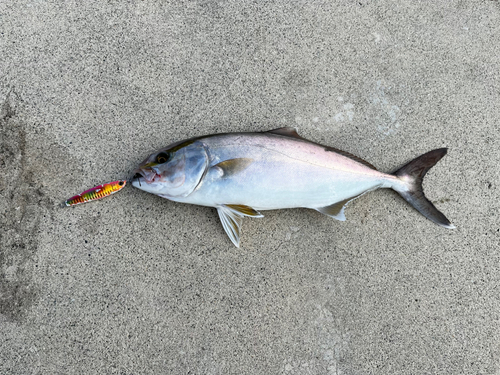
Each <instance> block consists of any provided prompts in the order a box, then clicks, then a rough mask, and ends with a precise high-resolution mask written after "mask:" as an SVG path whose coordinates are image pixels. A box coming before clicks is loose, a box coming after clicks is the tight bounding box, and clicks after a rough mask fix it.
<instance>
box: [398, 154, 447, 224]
mask: <svg viewBox="0 0 500 375" xmlns="http://www.w3.org/2000/svg"><path fill="white" fill-rule="evenodd" d="M447 151H448V149H446V148H440V149H437V150H433V151H429V152H428V153H426V154H423V155H421V156H419V157H418V158H416V159H413V160H412V161H410V162H409V163H408V164H406V165H405V166H403V167H401V168H400V169H398V170H397V171H396V172H394V175H395V176H396V177H398V178H399V180H400V182H401V183H399V184H394V186H392V188H393V189H394V190H396V191H397V192H398V193H399V194H400V195H401V196H402V197H403V198H404V199H405V200H406V201H407V202H408V203H410V204H411V205H412V206H413V208H415V209H416V210H417V211H418V212H420V213H421V214H422V215H424V216H425V217H426V218H427V219H429V220H431V221H433V222H435V223H436V224H437V225H440V226H442V227H445V228H448V229H454V228H455V226H454V225H453V224H451V223H450V221H449V220H448V219H447V218H446V216H444V215H443V213H442V212H440V211H439V210H438V209H437V208H436V207H435V206H434V205H433V204H432V202H430V201H429V200H428V199H427V198H426V197H425V195H424V191H423V188H422V180H423V179H424V176H425V174H426V173H427V171H428V170H429V169H431V168H432V167H433V166H434V165H436V163H437V162H438V161H439V160H440V159H441V158H442V157H443V156H445V155H446V152H447Z"/></svg>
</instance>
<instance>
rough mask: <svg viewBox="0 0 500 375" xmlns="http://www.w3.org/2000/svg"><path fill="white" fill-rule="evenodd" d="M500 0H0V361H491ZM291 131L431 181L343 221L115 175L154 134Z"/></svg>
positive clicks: (288, 365)
mask: <svg viewBox="0 0 500 375" xmlns="http://www.w3.org/2000/svg"><path fill="white" fill-rule="evenodd" d="M499 44H500V4H499V2H498V1H486V0H485V1H470V2H465V1H446V2H444V1H443V2H433V3H432V4H431V3H430V2H423V1H421V2H420V1H405V0H398V1H366V0H361V1H349V2H348V1H342V2H333V1H284V0H282V1H272V2H266V3H264V2H257V1H253V2H249V1H246V2H239V1H228V2H223V1H222V2H216V1H195V2H186V1H170V2H164V1H148V0H145V1H137V2H134V1H124V2H115V1H109V2H98V1H92V2H80V1H65V2H56V1H43V0H36V1H35V0H34V1H25V0H18V1H8V0H4V1H2V2H0V103H1V119H0V147H1V149H0V373H2V374H98V373H99V374H115V373H116V374H384V375H385V374H424V373H426V374H499V373H500V363H499V356H500V346H499V343H500V322H499V318H500V294H499V281H500V250H499V247H500V246H499V245H500V244H499V242H500V241H499V240H500V233H499V228H500V224H499V222H500V220H499V210H500V203H499V189H500V177H499V175H500V172H499V164H500V157H499V150H500V135H499V131H500V125H499V124H500V109H499V108H500V107H499V105H498V104H499V102H500V94H499V93H500V73H499V72H500V54H499V47H498V46H499ZM280 126H295V127H297V128H298V129H299V132H300V134H301V135H303V136H305V137H307V138H309V139H312V140H314V141H318V142H322V143H325V144H328V145H331V146H334V147H338V148H342V149H344V150H346V151H349V152H352V153H354V154H357V155H359V156H360V157H363V158H365V159H367V160H368V161H370V162H372V163H373V164H374V165H376V166H377V167H379V169H380V170H383V171H390V170H393V169H395V168H397V167H399V166H401V165H402V164H403V163H404V162H406V161H408V160H410V159H412V158H414V157H416V156H418V155H419V154H421V153H424V152H426V151H429V150H431V149H434V148H438V147H449V153H448V155H447V156H446V157H445V158H444V159H443V160H442V161H441V162H440V163H439V164H438V165H437V166H436V167H435V168H434V169H433V170H432V171H431V172H430V173H429V174H428V176H427V177H426V180H425V189H426V194H427V195H428V197H429V198H430V199H431V200H432V201H434V202H435V204H436V205H437V206H438V208H439V209H441V210H442V211H443V212H444V213H445V214H446V215H447V216H448V218H449V219H450V220H451V221H452V222H453V223H454V224H455V225H456V226H457V229H456V230H454V231H450V230H445V229H442V228H440V227H438V226H436V225H434V224H432V223H431V222H430V221H428V220H426V219H425V218H424V217H422V216H421V215H419V214H418V213H417V212H416V211H414V210H413V209H411V207H409V206H408V205H407V204H406V202H404V201H403V200H402V199H401V198H400V197H399V196H397V195H396V194H394V193H392V192H389V191H377V192H374V193H370V194H368V195H366V196H364V197H362V198H360V199H359V200H357V201H356V202H354V203H353V204H351V205H350V207H349V208H348V210H347V212H346V216H347V221H346V222H344V223H341V222H337V221H335V220H333V219H330V218H327V217H325V216H322V215H321V214H319V213H317V212H314V211H311V210H305V209H297V210H281V211H270V212H266V216H265V218H263V219H255V220H246V221H245V223H244V228H243V239H242V247H241V248H240V249H237V248H235V247H234V246H233V245H232V244H231V242H230V241H229V240H228V238H227V237H226V235H225V234H224V231H223V229H222V226H221V225H220V223H219V221H218V217H217V213H216V212H215V210H213V209H209V208H203V207H196V206H189V205H182V204H176V203H173V202H169V201H167V200H164V199H161V198H159V197H156V196H153V195H150V194H147V193H144V192H141V191H139V190H136V189H133V188H127V189H125V190H124V191H123V192H120V193H119V194H117V195H115V196H114V197H113V198H109V199H106V200H103V201H100V202H96V203H92V204H88V205H82V206H78V207H75V208H70V209H62V208H60V207H59V204H60V202H61V201H62V200H64V199H65V198H68V197H69V196H71V195H74V194H76V193H79V192H81V191H82V190H84V189H86V188H88V187H91V186H94V185H96V184H99V183H102V182H107V181H111V180H114V179H118V178H121V177H127V176H129V173H130V172H131V171H132V170H133V169H134V168H135V166H136V165H137V164H138V163H139V162H140V161H141V160H142V159H143V158H144V157H145V156H146V155H148V153H149V152H151V151H152V150H154V149H156V148H159V147H162V146H165V145H167V144H168V143H170V142H172V141H176V140H180V139H183V138H186V137H190V136H194V135H201V134H207V133H214V132H223V131H224V132H229V131H262V130H268V129H272V128H276V127H280Z"/></svg>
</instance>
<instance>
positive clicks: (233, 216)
mask: <svg viewBox="0 0 500 375" xmlns="http://www.w3.org/2000/svg"><path fill="white" fill-rule="evenodd" d="M217 213H218V214H219V218H220V221H221V223H222V226H223V227H224V230H225V231H226V234H227V235H228V236H229V239H230V240H231V242H232V243H233V244H234V245H235V246H236V247H240V232H241V224H242V223H243V218H244V217H245V216H248V217H264V215H262V214H261V213H260V212H258V211H256V210H254V209H253V208H252V207H249V206H245V205H242V204H227V205H221V206H218V207H217Z"/></svg>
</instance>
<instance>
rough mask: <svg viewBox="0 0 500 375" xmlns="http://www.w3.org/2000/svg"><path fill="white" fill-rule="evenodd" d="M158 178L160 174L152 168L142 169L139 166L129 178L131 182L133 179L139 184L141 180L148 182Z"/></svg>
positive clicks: (158, 179) (155, 180) (157, 180)
mask: <svg viewBox="0 0 500 375" xmlns="http://www.w3.org/2000/svg"><path fill="white" fill-rule="evenodd" d="M141 179H142V181H141ZM160 179H161V175H160V174H158V173H157V172H156V171H155V170H154V169H149V168H148V169H147V170H144V169H142V168H139V169H136V170H135V171H134V175H133V177H132V178H131V182H132V183H133V182H134V181H135V182H137V183H138V184H139V185H140V184H141V182H146V183H148V184H150V183H152V182H160Z"/></svg>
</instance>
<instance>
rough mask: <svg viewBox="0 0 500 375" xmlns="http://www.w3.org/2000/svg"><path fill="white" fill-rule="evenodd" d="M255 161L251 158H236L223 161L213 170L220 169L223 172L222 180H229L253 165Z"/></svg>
mask: <svg viewBox="0 0 500 375" xmlns="http://www.w3.org/2000/svg"><path fill="white" fill-rule="evenodd" d="M252 162H253V159H250V158H236V159H229V160H224V161H221V162H220V163H218V164H216V165H214V166H213V168H220V169H221V170H222V178H227V177H229V176H232V175H234V174H236V173H239V172H241V171H244V170H245V169H247V168H248V166H249V165H250V164H252Z"/></svg>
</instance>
